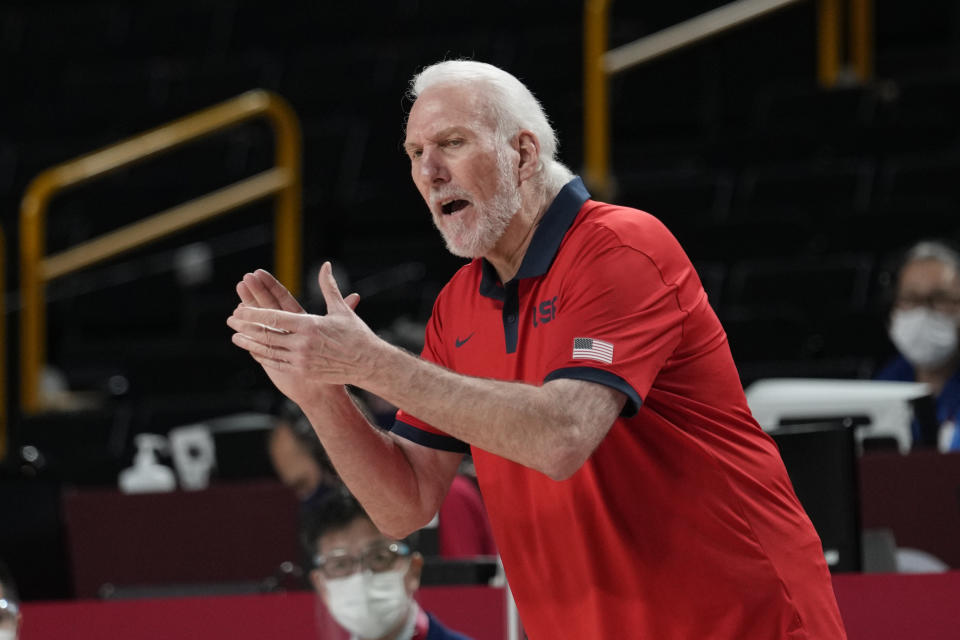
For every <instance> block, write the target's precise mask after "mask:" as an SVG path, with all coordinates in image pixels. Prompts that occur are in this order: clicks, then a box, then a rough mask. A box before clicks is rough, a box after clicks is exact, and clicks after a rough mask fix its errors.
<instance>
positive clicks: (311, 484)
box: [267, 403, 340, 507]
mask: <svg viewBox="0 0 960 640" xmlns="http://www.w3.org/2000/svg"><path fill="white" fill-rule="evenodd" d="M267 446H268V449H269V452H270V461H271V462H272V463H273V469H274V471H275V472H276V474H277V477H279V478H280V481H281V482H283V484H285V485H286V486H287V487H289V488H290V489H292V490H293V492H294V493H295V494H296V496H297V498H299V499H300V503H301V505H302V506H304V507H307V506H309V505H311V504H316V503H318V502H319V501H320V500H321V499H322V498H323V496H324V494H325V493H326V492H327V491H328V490H329V489H330V488H332V487H337V486H340V478H339V477H337V473H336V471H334V470H333V466H332V465H331V464H330V460H329V459H328V458H327V454H326V452H325V451H324V450H323V446H322V445H321V444H320V439H319V438H318V437H317V434H316V433H314V432H313V427H311V426H310V422H309V421H308V420H307V418H306V416H304V415H303V414H302V413H301V412H300V409H299V408H297V406H296V405H294V404H293V403H286V404H285V405H284V407H283V409H282V410H281V412H280V415H279V416H278V417H277V419H276V421H275V422H274V425H273V429H272V430H271V431H270V436H269V442H268V445H267Z"/></svg>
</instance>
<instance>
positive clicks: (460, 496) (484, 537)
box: [269, 400, 497, 558]
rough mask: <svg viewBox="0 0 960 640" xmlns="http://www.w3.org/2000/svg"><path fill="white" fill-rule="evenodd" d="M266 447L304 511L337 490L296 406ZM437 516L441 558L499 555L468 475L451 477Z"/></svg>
mask: <svg viewBox="0 0 960 640" xmlns="http://www.w3.org/2000/svg"><path fill="white" fill-rule="evenodd" d="M357 402H358V404H359V402H360V401H359V400H358V401H357ZM291 404H292V403H291ZM361 410H362V409H361ZM269 449H270V459H271V461H272V462H273V467H274V470H275V471H276V473H277V476H278V477H279V478H280V480H281V481H282V482H283V483H284V484H285V485H287V486H288V487H290V488H291V489H293V491H294V492H295V493H296V494H297V497H298V498H300V501H301V505H303V507H304V508H307V507H309V506H310V505H314V504H316V503H318V502H319V501H320V500H322V499H323V496H324V495H325V494H326V493H327V492H328V491H329V490H330V489H331V488H332V487H338V486H340V484H341V482H340V478H339V477H338V476H337V474H336V471H334V469H333V466H332V465H331V464H330V461H329V459H328V458H327V455H326V452H324V450H323V446H322V445H321V444H320V439H319V438H318V437H317V434H316V433H314V431H313V427H312V426H310V422H309V421H308V420H307V419H306V417H305V416H304V415H303V414H302V413H300V410H299V409H298V408H297V407H296V405H293V406H292V407H287V408H285V409H284V411H283V412H282V413H281V416H280V417H279V418H278V419H277V421H276V424H275V425H274V428H273V430H272V431H271V433H270V441H269ZM438 515H439V524H438V526H437V541H438V545H437V546H438V547H439V549H437V551H438V552H439V555H440V556H442V557H444V558H469V557H474V556H485V555H497V548H496V545H495V544H494V542H493V533H492V531H491V529H490V521H489V520H488V519H487V512H486V509H485V508H484V506H483V500H482V499H481V498H480V490H479V489H478V488H477V486H476V484H474V483H473V482H472V481H471V480H470V479H469V478H468V477H466V476H464V475H458V476H457V477H455V478H454V480H453V484H452V485H451V486H450V490H449V492H448V493H447V497H446V499H445V500H444V501H443V504H442V505H440V513H439V514H438Z"/></svg>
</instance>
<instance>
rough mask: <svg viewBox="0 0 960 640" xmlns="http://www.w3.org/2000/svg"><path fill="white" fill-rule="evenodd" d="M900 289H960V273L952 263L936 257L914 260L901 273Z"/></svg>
mask: <svg viewBox="0 0 960 640" xmlns="http://www.w3.org/2000/svg"><path fill="white" fill-rule="evenodd" d="M900 289H901V290H911V291H933V290H940V289H958V290H960V273H957V270H956V269H954V267H953V266H952V265H950V264H947V263H946V262H941V261H940V260H935V259H932V258H930V259H927V258H924V259H921V260H914V261H912V262H909V263H907V264H906V265H905V266H904V267H903V271H902V272H901V274H900Z"/></svg>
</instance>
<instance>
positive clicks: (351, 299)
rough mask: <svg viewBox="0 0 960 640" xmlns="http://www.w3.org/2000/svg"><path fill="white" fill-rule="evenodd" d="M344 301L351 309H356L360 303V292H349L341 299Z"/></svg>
mask: <svg viewBox="0 0 960 640" xmlns="http://www.w3.org/2000/svg"><path fill="white" fill-rule="evenodd" d="M343 301H344V303H345V304H346V305H347V306H348V307H350V308H351V309H352V310H353V311H356V310H357V305H358V304H360V294H359V293H351V294H350V295H348V296H347V297H346V298H344V299H343Z"/></svg>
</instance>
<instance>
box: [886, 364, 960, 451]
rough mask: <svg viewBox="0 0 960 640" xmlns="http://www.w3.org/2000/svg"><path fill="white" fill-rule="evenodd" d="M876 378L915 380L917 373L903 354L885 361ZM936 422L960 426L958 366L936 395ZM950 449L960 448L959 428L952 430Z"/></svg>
mask: <svg viewBox="0 0 960 640" xmlns="http://www.w3.org/2000/svg"><path fill="white" fill-rule="evenodd" d="M875 377H876V379H877V380H896V381H901V382H916V379H917V374H916V372H915V371H914V369H913V365H912V364H910V363H909V362H907V360H906V358H904V357H903V356H897V357H896V358H894V359H893V360H891V361H890V362H888V363H887V365H886V366H885V367H884V368H883V369H881V370H880V372H879V373H878V374H877V375H876V376H875ZM936 400H937V422H939V423H940V424H943V423H944V422H947V421H948V420H949V421H953V423H954V424H955V425H957V426H958V427H960V368H958V369H957V370H956V371H954V372H953V375H952V376H950V379H949V380H947V383H946V384H945V385H943V389H942V390H941V391H940V395H938V396H937V399H936ZM918 435H919V434H918V433H917V425H916V423H914V425H913V437H914V440H916V439H917V437H918ZM950 450H951V451H958V450H960V428H958V429H956V430H955V431H954V432H953V440H951V441H950Z"/></svg>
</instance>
